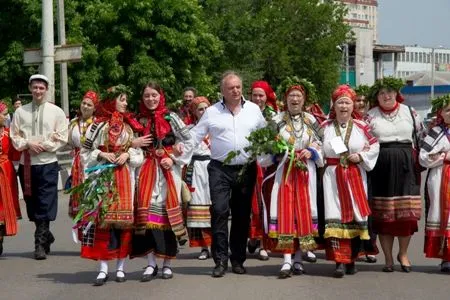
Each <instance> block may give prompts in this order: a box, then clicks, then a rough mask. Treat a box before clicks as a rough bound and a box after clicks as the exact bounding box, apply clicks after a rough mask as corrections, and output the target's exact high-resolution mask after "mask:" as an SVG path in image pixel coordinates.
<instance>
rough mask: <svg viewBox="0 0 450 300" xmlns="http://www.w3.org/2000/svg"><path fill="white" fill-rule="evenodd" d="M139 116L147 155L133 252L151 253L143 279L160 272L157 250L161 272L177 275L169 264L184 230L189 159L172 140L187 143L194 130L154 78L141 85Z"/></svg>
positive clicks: (165, 275) (133, 254)
mask: <svg viewBox="0 0 450 300" xmlns="http://www.w3.org/2000/svg"><path fill="white" fill-rule="evenodd" d="M139 122H140V123H141V124H142V125H143V127H144V131H143V137H142V138H143V139H145V140H146V141H145V142H143V143H142V146H143V150H144V156H145V159H144V163H143V165H142V168H141V169H140V172H139V181H138V189H137V206H136V208H135V210H136V221H135V226H136V234H135V235H134V236H133V243H132V252H131V258H133V257H141V256H146V257H147V260H148V263H147V267H146V268H145V271H144V273H143V274H142V278H141V281H143V282H145V281H150V280H152V279H153V278H154V277H155V276H156V275H157V273H158V265H157V264H156V258H155V256H159V257H162V258H164V262H163V267H162V278H163V279H170V278H172V277H173V273H172V269H171V267H170V264H171V260H172V259H173V258H175V256H176V253H177V237H179V236H183V235H185V233H186V229H185V227H184V224H183V216H182V211H181V198H180V194H181V166H182V165H185V164H187V163H188V162H189V161H185V160H183V158H182V157H175V155H174V154H173V146H174V145H175V143H176V142H182V143H187V142H188V141H189V140H190V138H191V135H190V133H189V130H188V129H187V127H186V126H185V125H184V123H183V121H181V119H180V118H179V117H178V115H176V114H175V113H171V112H169V110H168V109H167V107H166V104H165V97H164V92H163V90H162V89H161V87H160V86H159V85H158V84H156V83H154V82H149V83H147V84H146V85H145V86H144V88H143V89H142V98H141V103H140V106H139ZM185 159H187V158H185Z"/></svg>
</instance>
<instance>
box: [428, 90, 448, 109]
mask: <svg viewBox="0 0 450 300" xmlns="http://www.w3.org/2000/svg"><path fill="white" fill-rule="evenodd" d="M449 104H450V94H447V95H443V96H440V97H437V98H435V99H433V100H432V101H431V105H432V113H436V112H437V111H438V110H440V109H443V108H444V107H446V106H447V105H449Z"/></svg>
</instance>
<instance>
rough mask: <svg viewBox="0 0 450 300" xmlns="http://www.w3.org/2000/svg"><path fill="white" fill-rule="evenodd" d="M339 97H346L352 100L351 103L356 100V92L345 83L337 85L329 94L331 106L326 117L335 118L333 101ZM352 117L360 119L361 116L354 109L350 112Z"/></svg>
mask: <svg viewBox="0 0 450 300" xmlns="http://www.w3.org/2000/svg"><path fill="white" fill-rule="evenodd" d="M341 98H348V99H350V100H352V102H353V103H355V101H356V92H355V91H354V90H353V89H352V88H351V87H350V86H349V85H347V84H342V85H340V86H338V87H337V88H336V89H335V90H334V91H333V94H331V101H332V102H333V106H332V107H331V109H330V114H329V116H328V119H335V118H336V111H335V109H334V103H335V102H336V101H337V100H338V99H341ZM352 118H353V119H358V120H360V119H362V116H361V115H360V114H359V113H358V112H357V111H356V110H353V112H352Z"/></svg>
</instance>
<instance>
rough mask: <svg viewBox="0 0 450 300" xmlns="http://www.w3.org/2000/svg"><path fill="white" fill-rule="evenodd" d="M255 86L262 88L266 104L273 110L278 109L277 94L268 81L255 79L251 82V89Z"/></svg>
mask: <svg viewBox="0 0 450 300" xmlns="http://www.w3.org/2000/svg"><path fill="white" fill-rule="evenodd" d="M255 88H260V89H263V90H264V93H266V97H267V101H266V105H268V106H270V107H271V108H272V109H273V110H274V111H278V105H277V95H276V94H275V92H274V91H273V89H272V87H271V86H270V85H269V83H268V82H267V81H263V80H260V81H255V82H253V84H252V91H253V89H255Z"/></svg>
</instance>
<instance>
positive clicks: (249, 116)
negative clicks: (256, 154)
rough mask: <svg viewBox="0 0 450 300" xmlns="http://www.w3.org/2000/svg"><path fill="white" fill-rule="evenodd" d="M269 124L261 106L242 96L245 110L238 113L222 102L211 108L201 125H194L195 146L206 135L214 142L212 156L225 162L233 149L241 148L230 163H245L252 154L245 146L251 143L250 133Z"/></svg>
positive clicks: (201, 120) (204, 115) (202, 119)
mask: <svg viewBox="0 0 450 300" xmlns="http://www.w3.org/2000/svg"><path fill="white" fill-rule="evenodd" d="M265 125H266V121H265V119H264V117H263V115H262V113H261V110H260V108H259V106H258V105H256V104H254V103H252V102H250V101H247V100H245V99H242V101H241V110H240V111H239V113H237V114H236V115H233V113H231V111H230V110H229V109H228V108H227V107H226V105H225V103H224V102H223V101H220V102H218V103H216V104H214V105H212V106H210V107H208V108H207V109H206V111H205V113H204V114H203V116H202V117H201V119H200V121H199V122H198V124H197V125H196V126H195V127H194V128H192V130H191V135H192V138H193V140H194V145H195V146H194V147H197V146H198V145H199V144H200V143H201V142H202V140H203V138H204V137H205V136H206V135H209V139H210V143H211V159H214V160H218V161H221V162H223V161H224V160H225V158H226V157H227V156H228V153H229V152H231V151H240V154H239V155H238V156H237V157H235V158H234V159H233V160H232V161H231V163H230V165H242V164H245V163H246V162H247V161H248V159H249V155H248V154H247V153H246V152H245V151H244V148H245V147H247V146H248V145H249V142H248V140H247V137H248V136H249V135H250V133H251V132H252V131H254V130H256V129H258V128H262V127H264V126H265Z"/></svg>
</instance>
